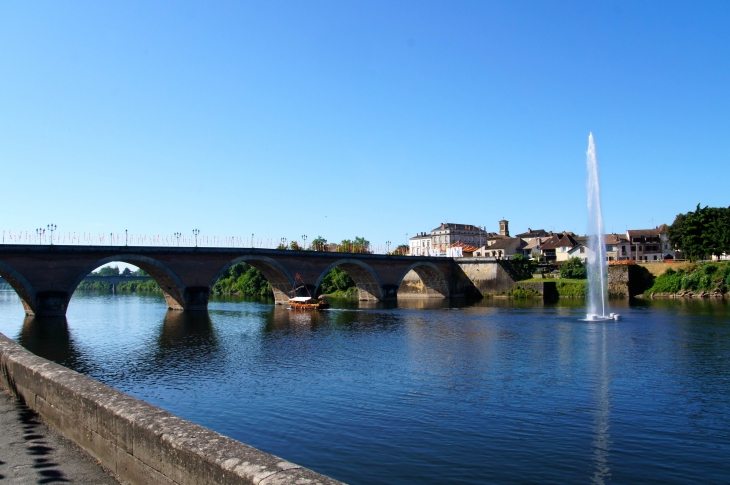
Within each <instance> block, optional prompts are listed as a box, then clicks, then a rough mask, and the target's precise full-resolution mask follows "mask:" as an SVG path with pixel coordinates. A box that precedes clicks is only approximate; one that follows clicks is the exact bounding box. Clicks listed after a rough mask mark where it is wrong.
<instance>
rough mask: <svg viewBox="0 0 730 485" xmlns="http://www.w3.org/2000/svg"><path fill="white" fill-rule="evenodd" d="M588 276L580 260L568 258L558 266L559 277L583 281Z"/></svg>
mask: <svg viewBox="0 0 730 485" xmlns="http://www.w3.org/2000/svg"><path fill="white" fill-rule="evenodd" d="M587 276H588V274H587V272H586V266H585V264H583V261H582V260H581V259H580V258H570V259H569V260H567V261H566V262H564V263H563V264H562V265H561V266H560V277H561V278H568V279H576V280H584V279H586V277H587Z"/></svg>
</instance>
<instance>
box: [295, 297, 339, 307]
mask: <svg viewBox="0 0 730 485" xmlns="http://www.w3.org/2000/svg"><path fill="white" fill-rule="evenodd" d="M329 307H330V304H329V303H327V302H326V301H324V300H317V299H315V298H312V297H311V296H296V297H294V298H289V308H290V309H292V310H325V309H327V308H329Z"/></svg>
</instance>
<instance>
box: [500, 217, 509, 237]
mask: <svg viewBox="0 0 730 485" xmlns="http://www.w3.org/2000/svg"><path fill="white" fill-rule="evenodd" d="M499 235H500V236H507V237H509V221H505V220H504V219H502V220H501V221H499Z"/></svg>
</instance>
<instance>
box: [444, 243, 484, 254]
mask: <svg viewBox="0 0 730 485" xmlns="http://www.w3.org/2000/svg"><path fill="white" fill-rule="evenodd" d="M449 247H450V248H461V251H462V252H464V253H473V252H474V251H476V250H477V249H479V248H478V247H476V246H472V245H470V244H466V243H463V242H461V241H458V242H455V243H454V244H452V245H451V246H449Z"/></svg>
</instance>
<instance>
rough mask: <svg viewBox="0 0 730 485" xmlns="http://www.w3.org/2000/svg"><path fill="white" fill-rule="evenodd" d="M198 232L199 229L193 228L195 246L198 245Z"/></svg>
mask: <svg viewBox="0 0 730 485" xmlns="http://www.w3.org/2000/svg"><path fill="white" fill-rule="evenodd" d="M198 234H200V229H193V236H195V247H196V248H197V247H198Z"/></svg>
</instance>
